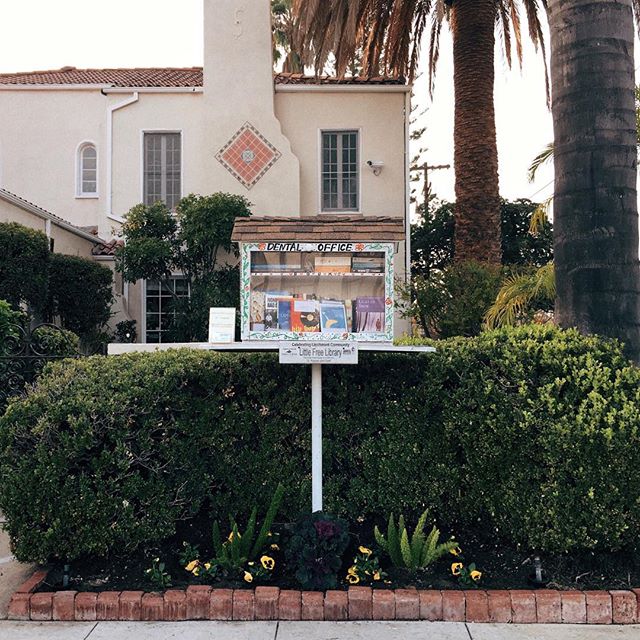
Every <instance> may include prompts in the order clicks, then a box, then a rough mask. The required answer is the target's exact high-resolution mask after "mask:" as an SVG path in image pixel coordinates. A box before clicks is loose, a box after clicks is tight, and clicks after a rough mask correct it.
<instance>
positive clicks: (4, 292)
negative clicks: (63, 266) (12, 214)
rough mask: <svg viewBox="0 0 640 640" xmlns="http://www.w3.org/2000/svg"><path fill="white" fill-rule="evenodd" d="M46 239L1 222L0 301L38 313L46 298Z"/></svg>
mask: <svg viewBox="0 0 640 640" xmlns="http://www.w3.org/2000/svg"><path fill="white" fill-rule="evenodd" d="M48 269H49V240H48V239H47V236H46V235H45V234H44V233H42V232H41V231H35V230H34V229H29V228H28V227H25V226H23V225H21V224H18V223H17V222H0V298H2V299H4V300H6V301H7V302H9V304H11V306H12V307H14V308H16V309H17V308H18V307H19V306H20V305H21V304H22V303H25V304H28V305H29V306H30V307H31V308H32V309H33V310H34V311H36V312H38V313H39V312H41V311H43V309H44V306H45V302H46V299H47V282H48V277H49V275H48Z"/></svg>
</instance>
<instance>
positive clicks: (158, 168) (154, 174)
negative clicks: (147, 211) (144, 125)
mask: <svg viewBox="0 0 640 640" xmlns="http://www.w3.org/2000/svg"><path fill="white" fill-rule="evenodd" d="M181 154H182V144H181V139H180V134H179V133H145V134H144V203H145V204H153V203H154V202H157V201H158V200H161V201H162V202H164V203H165V204H166V205H167V207H169V209H174V208H175V206H176V205H177V204H178V202H179V200H180V198H181V197H182V174H181V168H182V157H181Z"/></svg>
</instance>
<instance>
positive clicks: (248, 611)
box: [233, 589, 255, 620]
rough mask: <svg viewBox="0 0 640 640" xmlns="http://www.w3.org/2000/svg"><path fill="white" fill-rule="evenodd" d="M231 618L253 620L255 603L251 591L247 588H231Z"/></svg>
mask: <svg viewBox="0 0 640 640" xmlns="http://www.w3.org/2000/svg"><path fill="white" fill-rule="evenodd" d="M233 619H234V620H254V619H255V604H254V597H253V591H252V590H249V589H234V590H233Z"/></svg>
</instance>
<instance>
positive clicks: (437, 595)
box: [418, 589, 442, 621]
mask: <svg viewBox="0 0 640 640" xmlns="http://www.w3.org/2000/svg"><path fill="white" fill-rule="evenodd" d="M418 596H419V598H420V620H432V621H433V620H442V592H440V591H437V590H431V589H429V590H428V591H427V590H423V591H418Z"/></svg>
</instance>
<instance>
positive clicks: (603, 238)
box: [549, 0, 640, 361]
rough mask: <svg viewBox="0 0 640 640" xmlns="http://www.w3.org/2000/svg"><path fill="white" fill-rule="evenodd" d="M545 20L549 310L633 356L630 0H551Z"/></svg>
mask: <svg viewBox="0 0 640 640" xmlns="http://www.w3.org/2000/svg"><path fill="white" fill-rule="evenodd" d="M635 1H636V2H637V0H635ZM549 23H550V31H551V78H552V93H553V102H552V113H553V126H554V167H555V190H554V200H553V206H554V254H555V270H556V283H557V298H556V314H555V315H556V320H557V322H558V323H559V324H560V326H564V327H577V328H578V329H579V330H580V331H581V332H584V333H599V334H604V335H608V336H614V337H617V338H620V339H621V340H623V341H624V342H625V344H626V346H627V351H628V354H629V355H630V356H631V357H632V358H633V359H634V360H635V361H638V360H639V359H640V264H639V262H638V207H637V195H636V169H637V168H636V159H637V151H636V119H635V109H634V59H633V44H634V43H633V35H634V34H633V14H632V0H600V1H599V2H596V3H592V2H589V1H588V0H550V1H549Z"/></svg>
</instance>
